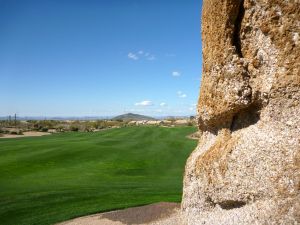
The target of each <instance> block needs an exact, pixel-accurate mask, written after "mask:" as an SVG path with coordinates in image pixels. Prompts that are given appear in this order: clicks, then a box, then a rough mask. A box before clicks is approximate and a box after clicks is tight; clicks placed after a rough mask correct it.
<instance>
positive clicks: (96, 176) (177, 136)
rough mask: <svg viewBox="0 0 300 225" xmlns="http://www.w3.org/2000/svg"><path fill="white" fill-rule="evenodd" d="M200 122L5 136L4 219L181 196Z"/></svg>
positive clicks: (0, 207) (0, 161) (1, 153)
mask: <svg viewBox="0 0 300 225" xmlns="http://www.w3.org/2000/svg"><path fill="white" fill-rule="evenodd" d="M195 130H196V128H194V127H175V128H164V127H127V128H120V129H112V130H107V131H102V132H96V133H81V132H79V133H72V132H71V133H60V134H54V135H51V136H43V137H28V138H19V139H0V224H5V225H10V224H13V225H16V224H17V225H23V224H24V225H25V224H26V225H28V224H39V225H44V224H53V223H56V222H59V221H64V220H67V219H70V218H74V217H77V216H82V215H87V214H91V213H96V212H101V211H109V210H112V209H119V208H126V207H132V206H137V205H144V204H149V203H153V202H160V201H174V202H179V201H180V200H181V194H182V179H183V171H184V165H185V161H186V159H187V157H188V156H189V154H190V153H191V151H192V150H193V149H194V148H195V146H196V143H197V141H195V140H190V139H187V138H186V136H187V135H189V134H191V133H193V132H194V131H195Z"/></svg>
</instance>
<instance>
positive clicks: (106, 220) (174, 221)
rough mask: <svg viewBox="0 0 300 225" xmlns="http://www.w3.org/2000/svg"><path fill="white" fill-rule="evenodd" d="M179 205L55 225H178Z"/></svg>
mask: <svg viewBox="0 0 300 225" xmlns="http://www.w3.org/2000/svg"><path fill="white" fill-rule="evenodd" d="M179 211H180V204H178V203H168V202H161V203H155V204H150V205H146V206H140V207H133V208H128V209H124V210H116V211H111V212H106V213H99V214H94V215H90V216H84V217H79V218H76V219H73V220H69V221H66V222H63V223H60V224H57V225H87V224H88V225H125V224H126V225H127V224H131V225H133V224H139V225H142V224H152V225H154V224H155V225H179V224H181V223H180V212H179Z"/></svg>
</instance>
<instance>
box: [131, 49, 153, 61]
mask: <svg viewBox="0 0 300 225" xmlns="http://www.w3.org/2000/svg"><path fill="white" fill-rule="evenodd" d="M127 56H128V58H129V59H132V60H139V59H141V60H142V59H145V60H149V61H152V60H155V59H156V57H155V55H153V54H151V53H149V52H144V51H143V50H139V51H138V52H129V53H128V55H127Z"/></svg>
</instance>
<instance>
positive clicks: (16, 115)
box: [15, 113, 17, 127]
mask: <svg viewBox="0 0 300 225" xmlns="http://www.w3.org/2000/svg"><path fill="white" fill-rule="evenodd" d="M15 127H17V113H15Z"/></svg>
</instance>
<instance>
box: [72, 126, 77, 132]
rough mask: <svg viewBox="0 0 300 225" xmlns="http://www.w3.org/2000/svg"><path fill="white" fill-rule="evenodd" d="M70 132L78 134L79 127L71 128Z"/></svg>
mask: <svg viewBox="0 0 300 225" xmlns="http://www.w3.org/2000/svg"><path fill="white" fill-rule="evenodd" d="M70 131H75V132H77V131H79V127H77V126H70Z"/></svg>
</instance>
